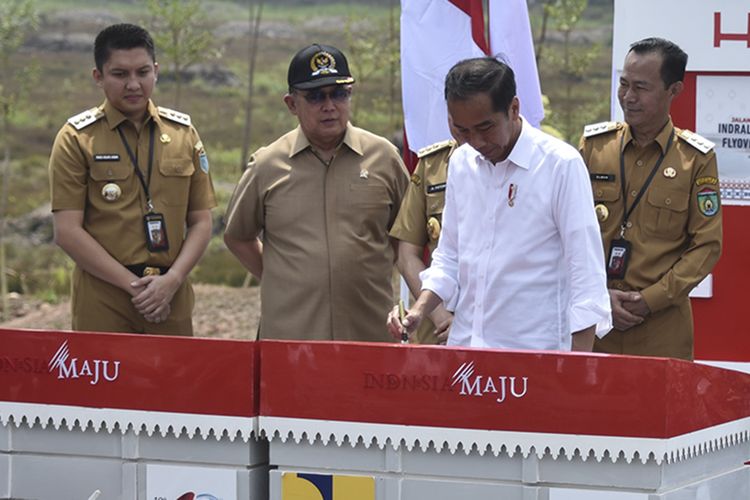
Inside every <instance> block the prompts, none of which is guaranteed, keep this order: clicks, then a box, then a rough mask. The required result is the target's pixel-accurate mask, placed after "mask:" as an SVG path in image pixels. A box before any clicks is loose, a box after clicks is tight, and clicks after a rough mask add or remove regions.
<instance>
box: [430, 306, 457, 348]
mask: <svg viewBox="0 0 750 500" xmlns="http://www.w3.org/2000/svg"><path fill="white" fill-rule="evenodd" d="M430 320H431V321H432V323H433V324H434V325H435V329H434V330H433V331H432V333H433V334H434V335H436V336H437V341H438V344H440V345H445V343H446V342H447V341H448V333H449V331H450V328H451V324H452V323H453V313H451V312H450V311H448V310H447V309H446V308H445V307H443V305H442V304H441V305H439V306H437V307H436V308H435V310H434V311H432V313H430Z"/></svg>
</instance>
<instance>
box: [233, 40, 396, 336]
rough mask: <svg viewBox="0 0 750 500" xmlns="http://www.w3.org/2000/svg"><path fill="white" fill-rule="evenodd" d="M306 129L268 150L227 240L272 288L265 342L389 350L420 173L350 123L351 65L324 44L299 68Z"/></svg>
mask: <svg viewBox="0 0 750 500" xmlns="http://www.w3.org/2000/svg"><path fill="white" fill-rule="evenodd" d="M287 80H288V84H289V93H288V94H287V95H285V96H284V103H285V104H286V106H287V108H288V109H289V111H290V112H291V113H292V114H293V115H295V116H296V117H297V119H298V121H299V126H298V127H297V128H296V129H294V130H292V131H291V132H288V133H287V134H285V135H283V136H282V137H281V138H279V139H278V140H276V141H275V142H273V143H272V144H270V145H269V146H266V147H263V148H261V149H259V150H258V151H256V152H255V153H254V154H253V156H252V157H251V158H250V162H249V163H248V168H247V170H246V171H245V173H244V174H243V176H242V178H241V179H240V182H239V184H238V186H237V188H236V189H235V192H234V194H233V195H232V199H231V200H230V202H229V207H228V209H227V218H226V220H227V227H226V232H225V234H224V241H225V242H226V244H227V247H229V249H230V250H231V251H232V253H234V255H235V256H236V257H237V258H238V259H239V261H240V262H241V263H242V264H243V265H244V266H245V267H246V268H247V269H248V270H249V271H250V272H251V273H252V274H253V275H254V276H256V277H257V278H258V279H259V280H260V284H261V304H262V305H261V325H260V331H259V336H260V338H273V339H304V340H358V341H374V342H389V341H392V337H391V336H390V335H389V334H388V332H387V330H386V328H385V326H384V325H383V322H382V318H383V317H384V315H385V314H386V313H387V312H388V310H389V309H390V308H391V304H392V303H393V292H392V287H391V276H392V270H393V262H394V256H395V255H396V253H395V251H396V250H395V245H396V243H395V240H391V239H390V238H389V236H388V231H389V230H390V228H391V225H392V224H393V221H394V220H395V218H396V214H397V213H398V209H399V206H400V205H401V199H402V197H403V195H404V192H405V190H406V186H407V183H408V176H407V173H406V169H405V168H404V165H403V163H402V162H401V158H400V156H399V154H398V151H397V150H396V148H395V147H394V146H393V145H392V144H390V143H389V142H388V141H387V140H386V139H384V138H382V137H379V136H376V135H374V134H372V133H370V132H367V131H366V130H363V129H360V128H357V127H355V126H353V125H352V124H351V123H349V112H350V105H351V94H352V84H353V83H354V78H353V77H352V75H351V72H350V71H349V65H348V63H347V60H346V57H345V56H344V54H343V53H341V51H339V50H338V49H336V48H335V47H331V46H328V45H320V44H313V45H310V46H308V47H305V48H304V49H302V50H300V51H299V52H298V53H297V54H296V55H295V56H294V58H293V59H292V62H291V64H290V65H289V72H288V76H287Z"/></svg>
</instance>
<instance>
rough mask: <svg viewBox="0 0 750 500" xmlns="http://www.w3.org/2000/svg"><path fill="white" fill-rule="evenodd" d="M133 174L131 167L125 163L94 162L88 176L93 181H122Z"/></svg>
mask: <svg viewBox="0 0 750 500" xmlns="http://www.w3.org/2000/svg"><path fill="white" fill-rule="evenodd" d="M132 173H133V166H132V165H130V164H129V163H125V162H122V161H121V162H111V163H110V162H95V163H94V164H93V165H92V166H91V168H90V169H89V175H90V176H91V178H92V179H94V180H95V181H122V180H125V179H127V178H128V177H130V174H132Z"/></svg>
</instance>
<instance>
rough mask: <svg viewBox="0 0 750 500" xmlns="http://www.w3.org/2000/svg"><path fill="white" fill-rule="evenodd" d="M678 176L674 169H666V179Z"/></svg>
mask: <svg viewBox="0 0 750 500" xmlns="http://www.w3.org/2000/svg"><path fill="white" fill-rule="evenodd" d="M676 176H677V170H675V169H674V168H672V167H667V168H665V169H664V177H666V178H668V179H673V178H674V177H676Z"/></svg>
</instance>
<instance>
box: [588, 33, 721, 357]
mask: <svg viewBox="0 0 750 500" xmlns="http://www.w3.org/2000/svg"><path fill="white" fill-rule="evenodd" d="M686 64H687V54H685V53H684V52H683V51H682V50H681V49H680V48H679V47H677V46H676V45H675V44H673V43H672V42H669V41H667V40H663V39H658V38H649V39H645V40H641V41H639V42H636V43H634V44H633V45H631V48H630V51H629V52H628V54H627V57H626V58H625V66H624V70H623V73H622V75H621V77H620V85H619V88H618V98H619V100H620V105H621V106H622V109H623V112H624V115H625V123H614V122H613V123H600V124H596V125H591V126H587V127H586V129H585V130H584V134H583V138H582V139H581V144H580V151H581V154H582V155H583V158H584V160H585V162H586V165H587V166H588V169H589V172H590V176H591V183H592V187H593V192H594V200H595V204H596V212H597V216H598V218H599V222H600V226H601V232H602V238H603V241H604V247H605V252H606V256H607V261H606V263H607V277H608V288H609V292H610V298H611V302H612V317H613V322H614V326H615V330H613V331H612V332H610V333H609V335H607V336H606V337H604V338H602V339H597V341H596V344H595V350H597V351H601V352H609V353H618V354H637V355H648V356H670V357H677V358H683V359H692V358H693V321H692V311H691V308H690V299H689V298H688V293H690V290H692V288H693V287H695V285H697V284H698V283H699V282H700V281H701V280H702V279H703V278H704V277H705V276H706V275H707V274H708V273H709V272H710V271H711V269H712V268H713V266H714V264H715V263H716V261H717V260H718V258H719V254H720V252H721V214H720V200H719V183H718V178H717V168H716V155H715V153H714V151H713V144H712V143H710V142H709V141H707V140H705V139H703V138H702V137H700V136H698V135H697V134H695V133H693V132H690V131H688V130H680V129H678V128H676V127H674V126H673V125H672V121H671V119H670V117H669V106H670V104H671V102H672V99H673V98H674V97H675V96H676V95H677V94H678V93H679V92H680V91H681V90H682V87H683V84H682V80H683V77H684V73H685V66H686Z"/></svg>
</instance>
